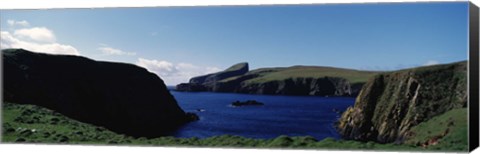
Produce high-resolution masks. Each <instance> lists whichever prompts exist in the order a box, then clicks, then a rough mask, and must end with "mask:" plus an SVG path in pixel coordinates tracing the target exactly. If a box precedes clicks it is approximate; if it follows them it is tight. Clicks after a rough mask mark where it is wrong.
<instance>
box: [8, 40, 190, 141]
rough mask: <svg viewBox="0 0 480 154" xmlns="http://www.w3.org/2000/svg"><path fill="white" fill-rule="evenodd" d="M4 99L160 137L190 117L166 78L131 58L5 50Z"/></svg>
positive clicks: (119, 130) (141, 134) (135, 134)
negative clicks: (131, 61) (130, 61)
mask: <svg viewBox="0 0 480 154" xmlns="http://www.w3.org/2000/svg"><path fill="white" fill-rule="evenodd" d="M2 55H3V65H4V72H3V74H4V78H3V83H4V89H3V96H4V101H8V102H14V103H21V104H35V105H40V106H44V107H47V108H50V109H53V110H55V111H57V112H60V113H62V114H64V115H67V116H69V117H71V118H74V119H76V120H79V121H82V122H87V123H91V124H95V125H99V126H104V127H106V128H108V129H110V130H112V131H115V132H118V133H124V134H127V135H132V136H145V137H156V136H160V135H164V134H166V133H167V132H168V131H171V130H173V129H175V128H176V127H178V126H180V125H182V124H183V123H185V122H187V120H188V118H187V116H186V114H185V112H184V111H183V110H182V109H181V108H180V107H179V106H178V105H177V102H176V100H175V99H174V98H173V96H172V95H171V94H170V93H169V92H168V90H167V88H166V86H165V84H164V82H163V81H162V79H160V78H159V77H158V76H156V75H155V74H153V73H150V72H148V71H147V70H146V69H144V68H141V67H137V66H135V65H130V64H121V63H111V62H97V61H93V60H90V59H87V58H83V57H78V56H61V55H48V54H40V53H33V52H29V51H26V50H22V49H7V50H2Z"/></svg>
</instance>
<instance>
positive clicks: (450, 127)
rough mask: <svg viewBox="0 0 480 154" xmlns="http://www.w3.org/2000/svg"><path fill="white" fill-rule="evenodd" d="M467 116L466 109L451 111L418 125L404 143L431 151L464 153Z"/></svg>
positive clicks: (466, 141)
mask: <svg viewBox="0 0 480 154" xmlns="http://www.w3.org/2000/svg"><path fill="white" fill-rule="evenodd" d="M467 114H468V112H467V108H461V109H453V110H450V111H448V112H446V113H444V114H442V115H439V116H436V117H434V118H432V119H430V120H428V121H426V122H423V123H420V124H419V125H417V126H415V127H413V128H412V129H411V132H412V133H413V134H412V137H411V138H409V139H408V140H407V141H406V143H407V144H415V145H419V146H422V145H423V146H424V147H426V148H427V149H431V150H442V151H449V150H453V151H466V150H468V121H467ZM429 141H430V143H428V142H429ZM436 142H437V143H436Z"/></svg>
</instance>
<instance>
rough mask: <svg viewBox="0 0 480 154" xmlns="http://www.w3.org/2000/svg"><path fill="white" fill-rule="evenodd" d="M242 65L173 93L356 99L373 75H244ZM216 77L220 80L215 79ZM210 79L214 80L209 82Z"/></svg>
mask: <svg viewBox="0 0 480 154" xmlns="http://www.w3.org/2000/svg"><path fill="white" fill-rule="evenodd" d="M244 65H246V66H248V64H246V63H241V64H237V65H234V66H232V67H230V68H229V69H227V70H226V71H222V72H219V73H214V74H209V75H204V76H199V77H194V78H192V79H191V80H190V82H189V83H183V84H179V85H177V90H179V91H213V92H234V93H248V94H269V95H310V96H356V95H357V94H358V92H359V91H360V88H361V87H362V85H363V84H364V83H365V82H366V80H367V79H368V78H369V77H371V76H373V75H374V74H376V73H377V72H367V71H358V70H351V69H342V68H333V67H318V66H292V67H278V68H260V69H256V70H252V71H248V67H241V66H244ZM232 68H237V69H232ZM245 68H246V69H245ZM229 70H230V71H232V70H234V72H235V74H233V73H230V74H228V75H224V74H226V73H225V72H229ZM238 70H241V71H238ZM219 75H222V77H221V78H219V77H218V76H219ZM214 77H215V80H213V79H211V78H214Z"/></svg>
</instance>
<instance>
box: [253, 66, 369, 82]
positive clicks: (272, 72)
mask: <svg viewBox="0 0 480 154" xmlns="http://www.w3.org/2000/svg"><path fill="white" fill-rule="evenodd" d="M254 73H259V74H260V76H259V77H257V78H253V79H251V80H248V81H246V82H249V83H263V82H269V81H275V80H285V79H288V78H322V77H327V76H328V77H341V78H345V79H347V80H348V81H350V82H351V83H360V82H366V81H367V80H368V78H370V77H372V76H374V75H375V74H377V73H378V72H373V71H359V70H353V69H344V68H334V67H321V66H292V67H287V68H270V69H267V68H264V69H257V70H253V71H251V72H249V73H248V74H254Z"/></svg>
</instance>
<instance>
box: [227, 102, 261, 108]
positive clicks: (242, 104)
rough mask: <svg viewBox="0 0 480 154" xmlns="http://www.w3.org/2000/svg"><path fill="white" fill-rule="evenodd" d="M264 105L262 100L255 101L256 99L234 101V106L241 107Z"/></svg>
mask: <svg viewBox="0 0 480 154" xmlns="http://www.w3.org/2000/svg"><path fill="white" fill-rule="evenodd" d="M262 105H264V104H263V103H261V102H258V101H255V100H248V101H245V102H240V101H235V102H233V103H232V106H233V107H240V106H262Z"/></svg>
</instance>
